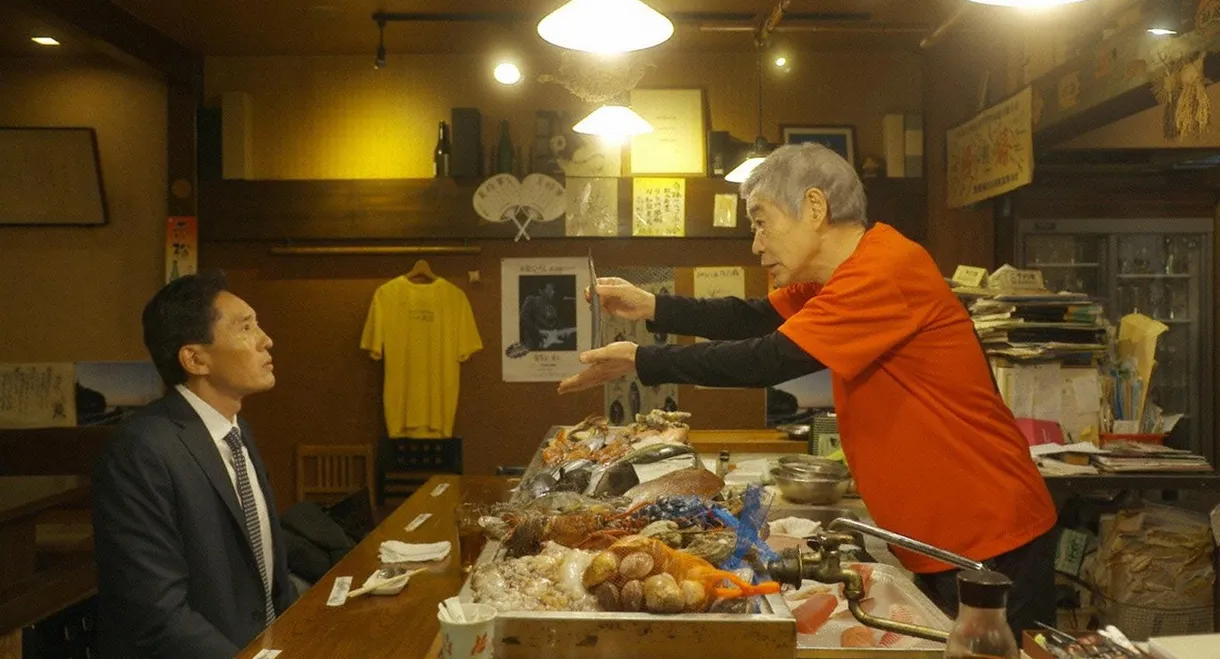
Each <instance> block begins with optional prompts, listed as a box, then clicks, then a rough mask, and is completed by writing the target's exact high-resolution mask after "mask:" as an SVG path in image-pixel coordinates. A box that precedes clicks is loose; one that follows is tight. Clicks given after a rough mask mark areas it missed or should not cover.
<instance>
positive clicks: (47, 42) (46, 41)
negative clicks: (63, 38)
mask: <svg viewBox="0 0 1220 659" xmlns="http://www.w3.org/2000/svg"><path fill="white" fill-rule="evenodd" d="M30 41H33V42H34V43H36V44H38V45H39V46H58V45H59V41H58V40H57V39H56V38H55V37H30Z"/></svg>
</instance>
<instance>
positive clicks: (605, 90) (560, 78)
mask: <svg viewBox="0 0 1220 659" xmlns="http://www.w3.org/2000/svg"><path fill="white" fill-rule="evenodd" d="M653 66H655V65H654V64H653V63H652V61H651V60H650V59H649V58H648V57H647V56H646V55H643V54H639V53H624V54H622V55H617V56H615V57H602V56H598V55H595V54H591V53H581V52H576V51H564V52H563V53H562V54H561V55H560V64H559V72H558V74H557V75H550V74H543V75H540V76H538V81H539V82H555V83H559V84H561V85H563V86H564V87H565V88H567V90H568V91H570V92H572V94H573V95H575V96H576V97H577V98H579V99H581V100H582V101H584V102H586V103H591V104H593V105H602V104H604V103H609V102H611V101H614V100H615V99H618V98H620V97H621V96H622V95H623V94H625V93H627V92H629V91H631V90H632V89H635V86H636V85H638V84H639V83H640V79H641V78H643V77H644V74H645V73H647V72H648V70H649V69H651V68H652V67H653Z"/></svg>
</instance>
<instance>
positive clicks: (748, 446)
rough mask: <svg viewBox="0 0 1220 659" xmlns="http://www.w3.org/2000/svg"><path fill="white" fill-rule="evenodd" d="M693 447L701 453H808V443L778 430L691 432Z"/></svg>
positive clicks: (690, 437)
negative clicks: (789, 437) (796, 439)
mask: <svg viewBox="0 0 1220 659" xmlns="http://www.w3.org/2000/svg"><path fill="white" fill-rule="evenodd" d="M688 438H689V440H690V443H691V446H693V447H695V449H696V450H697V451H699V452H700V453H719V452H721V451H728V452H729V453H806V452H808V450H809V445H808V444H807V443H806V442H801V441H795V440H791V439H788V436H787V435H786V434H784V433H782V432H780V431H778V430H772V429H760V430H691V431H690V434H689V436H688Z"/></svg>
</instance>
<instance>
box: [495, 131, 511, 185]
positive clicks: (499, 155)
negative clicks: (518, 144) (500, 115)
mask: <svg viewBox="0 0 1220 659" xmlns="http://www.w3.org/2000/svg"><path fill="white" fill-rule="evenodd" d="M515 155H516V152H515V151H514V149H513V140H512V137H510V136H509V134H508V121H507V120H505V121H501V122H500V144H499V146H498V147H496V169H495V173H496V174H512V173H513V158H514V157H515Z"/></svg>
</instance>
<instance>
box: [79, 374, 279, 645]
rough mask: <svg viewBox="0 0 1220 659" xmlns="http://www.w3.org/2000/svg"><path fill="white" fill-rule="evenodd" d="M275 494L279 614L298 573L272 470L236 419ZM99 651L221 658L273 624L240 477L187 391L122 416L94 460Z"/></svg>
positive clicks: (271, 511) (270, 509)
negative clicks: (290, 560)
mask: <svg viewBox="0 0 1220 659" xmlns="http://www.w3.org/2000/svg"><path fill="white" fill-rule="evenodd" d="M238 425H239V426H240V427H241V430H242V436H243V438H244V441H245V443H246V448H247V450H248V451H249V453H250V459H251V462H252V463H253V470H254V473H255V474H256V476H257V478H258V483H259V486H260V487H261V488H262V490H263V494H264V496H266V498H267V513H268V515H269V516H270V522H271V537H272V542H273V544H274V549H275V569H274V576H273V581H274V584H273V586H272V598H273V600H274V601H275V608H276V611H277V613H278V612H282V611H283V610H284V609H286V608H288V605H289V604H290V603H291V602H292V601H293V599H294V598H295V595H296V593H295V589H294V587H293V585H292V582H291V581H290V580H289V578H288V564H287V560H286V559H285V552H284V543H283V541H282V538H281V535H282V534H281V533H280V523H279V518H278V516H277V515H276V511H275V501H274V499H273V498H272V495H271V484H270V483H268V482H267V470H266V469H265V468H264V466H263V462H262V460H261V459H260V458H259V455H258V451H257V450H256V449H255V447H254V442H253V441H252V440H251V436H250V432H249V429H248V428H247V426H246V424H245V422H244V421H242V420H240V419H238ZM93 497H94V498H93V524H94V537H95V555H96V558H97V568H98V569H97V575H98V649H99V651H100V655H101V657H103V658H107V659H108V658H111V657H113V658H115V659H136V658H145V657H147V658H149V659H154V658H160V657H175V658H179V659H222V658H225V659H227V658H229V657H232V656H234V655H235V654H237V652H238V651H239V650H241V648H243V647H245V646H246V645H247V644H248V643H249V642H250V641H251V640H252V639H253V638H254V637H255V636H257V635H258V634H259V633H260V632H261V631H262V630H263V628H264V627H265V626H266V625H265V618H266V614H265V611H264V606H263V588H262V581H261V579H260V577H259V575H258V564H257V563H255V559H254V551H253V549H252V548H251V546H250V541H249V539H248V538H247V536H246V531H245V521H244V520H245V517H244V516H243V515H242V512H241V506H240V504H239V503H238V501H237V494H236V492H235V491H234V488H233V481H232V480H230V479H229V474H228V472H227V470H226V469H225V466H224V462H223V461H222V460H221V457H220V452H219V451H218V450H217V448H216V444H215V442H213V441H212V437H211V436H210V435H209V434H208V431H207V428H206V427H205V426H204V425H203V421H201V420H200V419H199V416H198V415H197V414H196V413H195V410H194V409H193V408H192V407H191V406H190V404H189V403H187V402H186V399H185V398H183V397H182V395H181V394H179V393H178V392H177V391H175V390H173V389H170V391H169V394H168V395H166V396H165V397H164V398H162V399H160V400H158V401H155V402H153V403H151V404H149V405H147V406H146V407H144V408H142V409H140V410H139V411H137V412H136V413H135V414H133V415H132V416H131V417H130V418H129V419H127V420H126V421H124V422H123V423H122V424H121V425H120V427H119V431H118V436H117V437H116V439H115V440H114V441H113V442H111V443H110V444H109V445H108V446H107V447H106V449H105V451H103V453H102V456H101V458H100V459H99V460H98V463H97V465H96V467H95V469H94V480H93Z"/></svg>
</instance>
